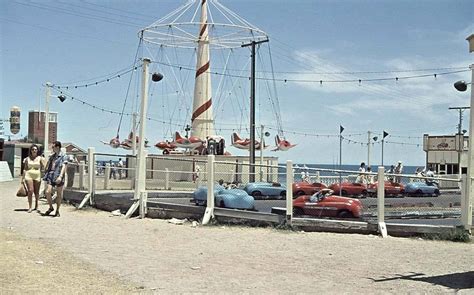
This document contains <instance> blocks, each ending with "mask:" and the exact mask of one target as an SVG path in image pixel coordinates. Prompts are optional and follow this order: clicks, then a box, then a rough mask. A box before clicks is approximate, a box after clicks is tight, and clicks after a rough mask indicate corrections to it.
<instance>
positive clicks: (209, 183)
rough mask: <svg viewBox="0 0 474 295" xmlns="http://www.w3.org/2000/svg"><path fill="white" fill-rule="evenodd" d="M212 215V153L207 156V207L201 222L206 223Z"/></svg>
mask: <svg viewBox="0 0 474 295" xmlns="http://www.w3.org/2000/svg"><path fill="white" fill-rule="evenodd" d="M213 217H214V155H208V156H207V207H206V212H205V213H204V217H203V218H202V224H208V223H209V221H210V220H211V218H213Z"/></svg>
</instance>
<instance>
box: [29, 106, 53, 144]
mask: <svg viewBox="0 0 474 295" xmlns="http://www.w3.org/2000/svg"><path fill="white" fill-rule="evenodd" d="M44 117H45V113H44V112H40V111H29V112H28V141H29V142H37V143H41V144H44ZM57 138H58V113H56V112H49V140H48V142H50V143H52V142H55V141H56V140H57Z"/></svg>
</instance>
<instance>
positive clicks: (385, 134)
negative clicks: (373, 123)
mask: <svg viewBox="0 0 474 295" xmlns="http://www.w3.org/2000/svg"><path fill="white" fill-rule="evenodd" d="M387 136H388V133H387V132H385V130H384V131H383V138H385V137H387Z"/></svg>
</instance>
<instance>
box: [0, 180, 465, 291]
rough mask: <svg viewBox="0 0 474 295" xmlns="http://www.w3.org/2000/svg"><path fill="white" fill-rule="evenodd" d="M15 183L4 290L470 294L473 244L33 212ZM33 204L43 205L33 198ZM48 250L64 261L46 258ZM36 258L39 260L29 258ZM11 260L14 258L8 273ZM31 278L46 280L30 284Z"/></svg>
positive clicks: (8, 210) (6, 186)
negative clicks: (41, 274) (42, 272)
mask: <svg viewBox="0 0 474 295" xmlns="http://www.w3.org/2000/svg"><path fill="white" fill-rule="evenodd" d="M17 183H18V182H16V181H14V182H8V183H0V192H2V202H1V203H0V229H1V232H2V236H1V238H2V239H1V241H0V242H1V243H2V247H5V249H6V250H7V251H8V252H9V253H10V254H8V255H7V256H6V257H8V260H9V262H8V263H7V264H8V265H9V266H7V267H2V268H1V273H0V276H1V277H2V278H4V279H2V288H3V290H8V293H10V292H13V293H15V292H16V290H18V289H19V288H26V290H29V291H31V292H33V293H36V292H35V291H36V290H43V289H42V288H47V289H48V288H49V286H54V282H58V281H59V282H61V280H62V277H63V276H65V275H67V274H68V273H71V274H73V275H71V277H70V279H67V280H65V283H64V284H62V286H61V287H60V288H69V287H70V286H75V287H74V288H76V286H77V288H86V287H89V286H92V289H85V290H84V292H88V293H89V292H90V293H100V291H98V290H99V289H96V287H95V286H94V285H97V286H98V288H102V287H103V288H106V287H110V288H112V289H104V291H103V293H115V292H118V293H121V292H126V293H129V292H140V293H141V292H152V293H264V294H269V293H272V294H275V293H283V294H286V293H292V294H293V293H311V294H314V293H315V292H318V293H430V294H440V293H446V292H454V291H458V292H459V293H461V294H462V293H465V294H468V293H472V292H473V291H474V289H473V288H474V286H473V287H471V284H472V283H471V282H473V281H474V271H473V270H474V266H473V264H472V253H473V249H474V247H473V244H472V243H470V244H465V243H453V242H445V241H426V240H421V239H408V238H393V237H389V238H386V239H382V238H380V237H377V236H373V235H359V234H334V233H305V232H292V231H285V230H276V229H272V228H248V227H240V226H230V227H229V226H193V225H192V223H184V224H182V225H176V224H171V223H168V222H167V221H166V220H158V219H136V218H133V219H125V218H123V216H112V215H111V214H110V213H109V212H103V211H98V210H93V209H88V210H84V211H77V210H76V209H75V208H74V207H72V206H68V205H65V206H64V207H63V209H62V212H61V217H60V218H51V217H42V216H41V215H40V214H37V213H31V214H28V213H26V212H25V211H18V210H19V209H24V208H26V207H27V203H26V199H21V198H16V197H14V194H15V192H16V185H17ZM40 209H41V210H42V211H44V210H46V209H47V206H46V205H45V204H44V203H43V202H41V206H40ZM12 232H13V233H12ZM5 239H7V240H5ZM10 240H11V241H13V242H11V243H7V241H10ZM38 245H39V246H38ZM7 247H8V248H7ZM28 247H29V249H28ZM41 247H43V248H41ZM36 248H41V250H39V251H36V250H34V249H36ZM32 249H33V250H32ZM2 250H3V248H2ZM48 251H51V253H50V254H48V253H49V252H48ZM55 252H59V253H62V254H64V256H65V257H64V259H69V260H65V261H63V262H58V263H57V264H54V259H53V257H54V256H53V253H55ZM2 253H3V251H2ZM25 255H29V256H25ZM2 259H3V260H5V259H6V258H2ZM39 260H41V261H43V264H37V263H36V262H35V261H39ZM15 261H20V262H18V263H20V264H19V266H18V268H16V270H14V271H13V269H14V267H13V266H11V265H12V264H14V263H16V262H15ZM26 266H28V267H26ZM45 266H46V267H51V269H50V270H48V271H47V273H48V275H46V276H45V277H44V278H43V277H42V278H41V279H40V278H35V277H33V274H32V273H34V272H35V271H36V270H38V269H41V268H44V267H45ZM61 267H67V269H63V268H61ZM58 269H59V270H60V271H57V270H58ZM34 275H37V274H34ZM38 275H39V274H38ZM22 278H26V279H22ZM73 278H74V279H75V284H74V285H73V281H72V279H73ZM107 278H109V279H110V280H109V281H107V280H106V279H107ZM69 280H70V281H69ZM22 281H25V282H23V283H22ZM36 281H44V282H45V283H44V285H43V287H42V288H37V287H35V284H36ZM30 283H31V286H30V285H29V284H30ZM83 285H86V286H83ZM87 285H89V286H87ZM36 286H38V284H36ZM101 286H102V287H101ZM137 286H143V287H144V289H137V288H136V287H137ZM51 288H52V289H48V290H51V292H53V293H59V291H58V292H55V291H56V290H57V289H56V290H55V289H54V288H53V287H51ZM78 290H80V289H78ZM90 290H92V291H90ZM109 290H110V291H109ZM68 291H71V292H72V293H77V292H75V291H74V289H72V287H71V289H68V290H67V289H64V291H63V289H61V291H60V293H66V292H68ZM40 292H41V291H40ZM17 293H18V292H17ZM81 293H82V292H81Z"/></svg>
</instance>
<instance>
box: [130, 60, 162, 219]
mask: <svg viewBox="0 0 474 295" xmlns="http://www.w3.org/2000/svg"><path fill="white" fill-rule="evenodd" d="M150 62H151V60H150V59H148V58H144V59H143V68H142V85H141V88H142V89H141V90H142V98H141V106H140V130H139V132H140V133H139V135H138V154H137V157H138V159H137V160H138V161H137V167H136V169H137V170H136V171H137V172H136V179H137V180H136V186H135V200H138V202H137V203H136V204H138V206H139V207H140V217H141V218H145V214H146V202H147V197H146V193H145V192H146V185H145V182H146V151H145V132H146V114H147V111H148V110H147V108H148V74H149V72H148V66H149V64H150ZM162 79H163V75H162V74H160V73H154V74H153V75H152V81H153V82H158V81H161V80H162ZM135 209H136V207H135V206H132V207H131V208H130V209H129V211H128V212H127V216H131V215H132V213H133V211H135ZM129 213H130V215H129Z"/></svg>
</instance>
